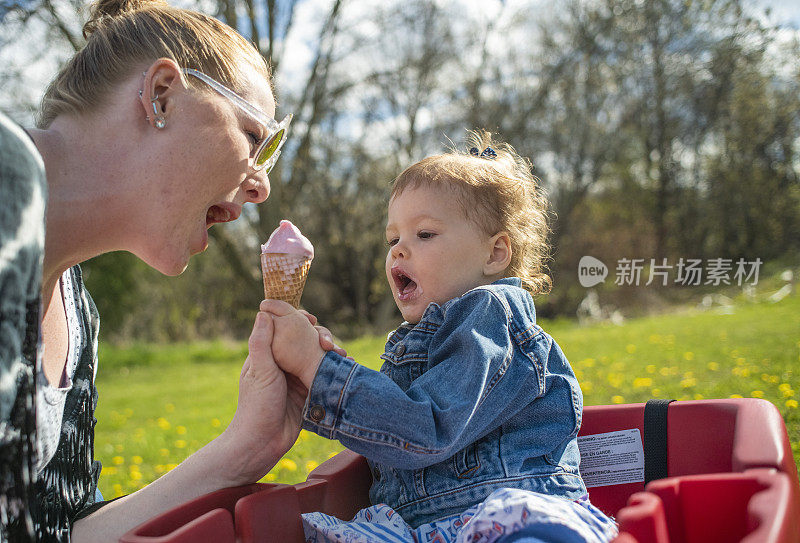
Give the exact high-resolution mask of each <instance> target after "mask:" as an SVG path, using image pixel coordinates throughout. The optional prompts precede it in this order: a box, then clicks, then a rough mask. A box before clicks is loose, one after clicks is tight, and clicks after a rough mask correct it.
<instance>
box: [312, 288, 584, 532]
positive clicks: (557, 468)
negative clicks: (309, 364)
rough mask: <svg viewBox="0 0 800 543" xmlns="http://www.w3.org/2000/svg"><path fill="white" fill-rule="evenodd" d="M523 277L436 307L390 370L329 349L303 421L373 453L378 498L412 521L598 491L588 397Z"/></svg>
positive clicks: (395, 343) (403, 337) (395, 342)
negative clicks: (593, 484)
mask: <svg viewBox="0 0 800 543" xmlns="http://www.w3.org/2000/svg"><path fill="white" fill-rule="evenodd" d="M520 285H521V282H520V280H519V279H518V278H507V279H501V280H499V281H496V282H495V283H493V284H491V285H486V286H481V287H478V288H475V289H473V290H470V291H469V292H467V293H466V294H464V295H463V296H461V297H458V298H454V299H452V300H450V301H448V302H447V303H445V304H443V305H442V306H439V305H437V304H435V303H431V304H430V305H429V306H428V308H427V309H426V310H425V313H424V314H423V316H422V319H421V320H420V322H419V323H418V324H416V325H411V324H408V323H403V324H402V325H401V326H400V327H399V328H398V329H397V330H395V331H394V332H393V333H392V334H390V336H389V340H388V341H387V343H386V348H385V352H384V354H383V355H382V356H381V358H383V360H384V364H383V366H382V368H381V370H380V372H376V371H373V370H370V369H368V368H366V367H364V366H361V365H359V364H356V363H355V362H353V361H352V360H348V359H346V358H344V357H342V356H340V355H338V354H336V353H334V352H328V353H327V354H326V355H325V357H324V358H323V360H322V363H321V364H320V366H319V369H318V371H317V374H316V376H315V378H314V382H313V383H312V385H311V389H310V391H309V395H308V399H307V402H306V406H305V409H304V412H303V418H304V420H303V428H305V429H307V430H310V431H313V432H315V433H317V434H319V435H321V436H323V437H326V438H329V439H337V440H339V441H340V442H341V443H342V444H343V445H344V446H346V447H347V448H349V449H351V450H353V451H355V452H357V453H359V454H362V455H363V456H365V457H366V458H367V460H368V462H369V465H370V468H371V469H372V473H373V483H372V487H371V489H370V500H371V501H372V503H373V504H376V503H386V504H388V505H390V506H391V507H392V508H393V509H395V510H396V511H397V512H398V513H400V515H401V516H402V517H403V519H404V520H405V521H406V522H408V523H409V524H411V525H412V526H415V527H416V526H419V525H420V524H423V523H426V522H430V521H432V520H436V519H437V518H440V517H443V516H446V515H450V514H454V513H459V512H461V511H463V510H465V509H467V508H469V507H470V506H472V505H475V504H477V503H479V502H481V501H483V499H484V498H485V497H486V496H488V495H489V494H490V493H491V492H492V491H494V490H496V489H498V488H503V487H513V488H520V489H525V490H531V491H534V492H541V493H545V494H550V495H555V496H561V497H564V498H568V499H575V498H578V497H580V496H581V495H583V494H584V493H585V492H586V489H585V487H584V484H583V481H582V479H581V477H580V475H579V473H578V464H579V461H580V455H579V453H578V444H577V439H576V436H577V434H578V429H579V428H580V424H581V413H582V409H583V396H582V394H581V390H580V388H579V386H578V382H577V379H576V378H575V374H574V373H573V371H572V368H571V367H570V365H569V362H567V359H566V357H565V356H564V353H563V352H562V351H561V349H560V348H559V346H558V345H557V344H556V343H555V341H553V338H552V337H550V336H549V335H548V334H546V333H545V332H544V331H543V330H542V329H541V328H540V327H539V326H537V325H536V323H535V316H534V315H535V313H534V307H533V299H532V298H531V296H530V295H529V294H528V293H527V292H526V291H525V290H523V289H522V288H521V287H520Z"/></svg>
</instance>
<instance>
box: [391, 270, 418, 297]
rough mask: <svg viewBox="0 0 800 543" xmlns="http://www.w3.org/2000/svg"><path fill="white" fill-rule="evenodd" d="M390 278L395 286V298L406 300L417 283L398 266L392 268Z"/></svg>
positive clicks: (411, 294) (414, 290) (414, 289)
mask: <svg viewBox="0 0 800 543" xmlns="http://www.w3.org/2000/svg"><path fill="white" fill-rule="evenodd" d="M392 279H394V284H395V286H396V287H397V298H398V299H400V300H402V301H406V300H408V299H410V298H411V297H412V296H413V295H414V292H416V290H417V283H416V281H414V280H413V279H412V278H411V277H409V276H408V275H406V274H405V272H404V271H403V270H401V269H400V268H392Z"/></svg>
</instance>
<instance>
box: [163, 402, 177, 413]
mask: <svg viewBox="0 0 800 543" xmlns="http://www.w3.org/2000/svg"><path fill="white" fill-rule="evenodd" d="M164 411H166V412H167V413H172V412H173V411H175V404H172V403H168V404H166V405H165V406H164Z"/></svg>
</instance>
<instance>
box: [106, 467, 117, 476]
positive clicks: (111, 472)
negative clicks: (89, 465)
mask: <svg viewBox="0 0 800 543" xmlns="http://www.w3.org/2000/svg"><path fill="white" fill-rule="evenodd" d="M117 471H119V470H118V469H117V468H115V467H114V466H108V467H106V466H103V475H116V474H117Z"/></svg>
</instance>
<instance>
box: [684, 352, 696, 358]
mask: <svg viewBox="0 0 800 543" xmlns="http://www.w3.org/2000/svg"><path fill="white" fill-rule="evenodd" d="M683 358H685V359H686V360H694V353H693V352H692V351H686V352H685V353H683Z"/></svg>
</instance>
